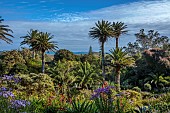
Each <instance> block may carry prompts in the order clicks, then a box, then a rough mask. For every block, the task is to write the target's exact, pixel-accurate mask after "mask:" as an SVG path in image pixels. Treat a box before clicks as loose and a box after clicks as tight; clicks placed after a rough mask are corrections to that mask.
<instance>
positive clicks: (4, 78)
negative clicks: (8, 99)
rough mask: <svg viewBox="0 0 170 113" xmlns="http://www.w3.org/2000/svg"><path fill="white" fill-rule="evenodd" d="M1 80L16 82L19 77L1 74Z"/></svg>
mask: <svg viewBox="0 0 170 113" xmlns="http://www.w3.org/2000/svg"><path fill="white" fill-rule="evenodd" d="M0 78H1V80H2V81H14V82H15V83H18V82H20V81H21V79H20V78H19V77H15V75H3V76H2V77H0Z"/></svg>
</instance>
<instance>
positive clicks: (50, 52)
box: [46, 51, 88, 55]
mask: <svg viewBox="0 0 170 113" xmlns="http://www.w3.org/2000/svg"><path fill="white" fill-rule="evenodd" d="M73 53H74V54H75V55H81V54H83V55H84V54H88V52H73ZM46 54H47V55H54V54H55V52H53V51H48V52H46Z"/></svg>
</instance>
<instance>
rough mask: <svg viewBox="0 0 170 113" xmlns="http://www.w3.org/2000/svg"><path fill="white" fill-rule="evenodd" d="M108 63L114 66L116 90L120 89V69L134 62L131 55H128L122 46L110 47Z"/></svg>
mask: <svg viewBox="0 0 170 113" xmlns="http://www.w3.org/2000/svg"><path fill="white" fill-rule="evenodd" d="M109 60H110V65H111V66H113V67H114V68H115V73H116V76H115V83H116V85H117V91H120V73H121V69H122V68H125V67H127V66H132V65H133V64H134V63H135V60H134V58H133V57H130V56H128V53H127V52H123V50H122V48H116V49H114V50H113V49H111V50H110V54H109Z"/></svg>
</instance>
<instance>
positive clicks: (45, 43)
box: [32, 32, 58, 73]
mask: <svg viewBox="0 0 170 113" xmlns="http://www.w3.org/2000/svg"><path fill="white" fill-rule="evenodd" d="M53 37H54V36H53V35H51V34H50V33H47V32H46V33H43V32H40V33H39V36H38V37H37V38H36V40H35V41H34V43H33V45H32V49H33V50H37V51H41V54H42V73H44V71H45V61H44V57H45V52H46V51H49V50H51V51H54V52H55V50H56V48H58V47H57V44H56V42H55V41H50V40H51V39H52V38H53Z"/></svg>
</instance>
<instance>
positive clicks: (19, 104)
mask: <svg viewBox="0 0 170 113" xmlns="http://www.w3.org/2000/svg"><path fill="white" fill-rule="evenodd" d="M11 105H12V106H11V107H12V108H20V107H25V106H27V105H30V102H29V101H26V100H12V101H11Z"/></svg>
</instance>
